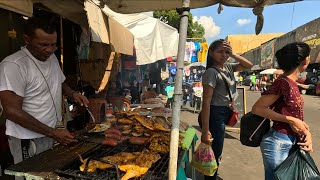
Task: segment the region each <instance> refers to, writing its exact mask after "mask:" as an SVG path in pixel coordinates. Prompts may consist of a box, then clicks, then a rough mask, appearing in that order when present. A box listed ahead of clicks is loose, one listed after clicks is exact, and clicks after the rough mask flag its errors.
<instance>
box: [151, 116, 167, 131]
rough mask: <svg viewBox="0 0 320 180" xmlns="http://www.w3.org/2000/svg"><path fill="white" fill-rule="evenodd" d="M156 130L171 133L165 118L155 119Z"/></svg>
mask: <svg viewBox="0 0 320 180" xmlns="http://www.w3.org/2000/svg"><path fill="white" fill-rule="evenodd" d="M154 122H155V123H154V128H155V129H157V130H160V131H166V132H170V126H169V125H168V123H167V122H166V119H165V118H164V117H160V116H158V117H156V118H154Z"/></svg>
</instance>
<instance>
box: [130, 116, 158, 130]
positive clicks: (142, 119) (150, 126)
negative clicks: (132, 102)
mask: <svg viewBox="0 0 320 180" xmlns="http://www.w3.org/2000/svg"><path fill="white" fill-rule="evenodd" d="M134 117H135V119H136V120H137V121H139V122H140V123H141V125H142V126H144V127H146V128H148V129H150V130H154V122H153V120H152V119H151V118H148V117H147V116H140V115H135V116H134Z"/></svg>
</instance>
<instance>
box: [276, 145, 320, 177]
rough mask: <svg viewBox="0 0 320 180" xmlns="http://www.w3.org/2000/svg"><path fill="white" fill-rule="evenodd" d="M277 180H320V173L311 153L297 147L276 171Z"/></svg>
mask: <svg viewBox="0 0 320 180" xmlns="http://www.w3.org/2000/svg"><path fill="white" fill-rule="evenodd" d="M275 179H276V180H283V179H285V180H320V172H319V170H318V168H317V166H316V164H315V163H314V160H313V159H312V157H311V156H310V154H309V153H307V152H305V151H304V150H302V149H300V148H299V147H295V148H294V151H293V152H292V153H291V154H290V155H289V156H288V157H287V159H285V160H284V161H283V162H282V163H281V164H280V165H279V166H278V167H277V168H276V170H275Z"/></svg>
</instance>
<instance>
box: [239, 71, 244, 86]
mask: <svg viewBox="0 0 320 180" xmlns="http://www.w3.org/2000/svg"><path fill="white" fill-rule="evenodd" d="M242 82H243V77H242V76H241V74H240V75H239V85H240V86H242Z"/></svg>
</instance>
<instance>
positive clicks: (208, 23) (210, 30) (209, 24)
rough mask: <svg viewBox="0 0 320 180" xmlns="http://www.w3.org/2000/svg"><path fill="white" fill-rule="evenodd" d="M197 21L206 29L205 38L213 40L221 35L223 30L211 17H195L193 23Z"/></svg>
mask: <svg viewBox="0 0 320 180" xmlns="http://www.w3.org/2000/svg"><path fill="white" fill-rule="evenodd" d="M195 21H197V22H198V23H199V24H201V25H202V26H203V27H204V30H205V34H204V37H205V38H206V39H209V38H213V37H215V36H217V35H218V34H220V30H221V28H220V27H219V26H217V25H216V23H215V22H214V21H213V18H212V17H211V16H200V17H197V16H193V22H195Z"/></svg>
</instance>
